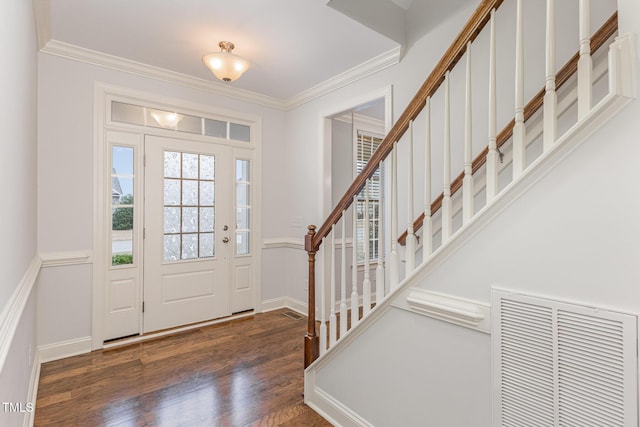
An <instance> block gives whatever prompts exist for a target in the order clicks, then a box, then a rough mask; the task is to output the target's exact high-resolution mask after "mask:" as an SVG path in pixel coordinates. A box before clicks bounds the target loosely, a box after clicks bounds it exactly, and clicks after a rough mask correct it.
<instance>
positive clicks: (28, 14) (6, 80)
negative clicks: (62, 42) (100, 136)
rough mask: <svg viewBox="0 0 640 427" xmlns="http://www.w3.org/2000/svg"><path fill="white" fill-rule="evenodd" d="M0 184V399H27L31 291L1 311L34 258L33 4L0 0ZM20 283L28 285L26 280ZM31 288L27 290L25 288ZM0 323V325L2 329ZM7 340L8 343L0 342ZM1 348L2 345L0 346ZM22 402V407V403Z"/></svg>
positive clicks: (11, 417) (11, 420) (4, 417)
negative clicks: (13, 312) (8, 336)
mask: <svg viewBox="0 0 640 427" xmlns="http://www.w3.org/2000/svg"><path fill="white" fill-rule="evenodd" d="M0 17H1V18H0V50H1V51H2V52H3V54H4V55H5V58H7V59H6V61H5V65H4V66H3V67H0V93H2V97H0V112H1V113H0V128H2V132H3V136H2V138H1V139H0V152H2V155H1V156H0V182H2V190H1V191H0V194H1V197H2V209H0V222H1V223H2V224H3V233H2V243H0V312H2V313H3V315H2V316H0V322H11V321H14V320H15V321H16V322H17V329H16V330H15V331H14V332H15V334H14V335H13V340H12V342H11V346H10V347H8V353H6V354H3V356H6V360H5V362H4V365H3V366H0V370H1V371H2V372H1V373H0V402H22V403H23V404H24V403H26V402H27V398H28V388H29V377H30V375H31V368H32V365H33V356H34V352H31V358H30V357H29V356H30V353H29V351H30V349H33V348H35V341H36V329H35V319H36V310H35V292H32V293H31V296H30V297H29V298H28V299H27V301H26V305H25V308H24V310H23V311H22V312H21V313H17V316H20V319H17V318H16V319H7V318H6V317H5V316H4V314H6V313H7V311H6V310H7V308H8V306H9V304H10V303H11V302H13V301H14V300H13V299H12V295H13V294H14V292H15V291H16V289H17V288H18V285H19V284H20V283H21V281H22V279H23V277H24V276H25V274H26V273H27V271H28V268H29V265H30V264H31V262H32V260H34V258H35V257H36V191H37V189H36V120H37V116H36V93H37V92H36V68H37V65H36V52H37V42H36V33H35V21H34V13H33V6H32V2H30V1H23V0H6V1H3V2H1V3H0ZM25 286H27V287H28V286H30V284H29V283H25ZM29 289H30V288H29ZM4 326H5V325H4V324H0V328H2V327H4ZM3 344H9V343H3ZM3 348H6V347H4V346H3ZM23 406H24V405H23ZM23 417H24V414H21V413H13V414H12V413H8V412H5V411H4V410H3V407H0V424H1V425H3V426H14V425H22V419H23Z"/></svg>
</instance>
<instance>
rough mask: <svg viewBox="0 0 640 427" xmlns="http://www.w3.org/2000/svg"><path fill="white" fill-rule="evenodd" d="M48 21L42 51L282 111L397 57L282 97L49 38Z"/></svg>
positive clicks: (40, 0)
mask: <svg viewBox="0 0 640 427" xmlns="http://www.w3.org/2000/svg"><path fill="white" fill-rule="evenodd" d="M36 4H41V6H42V10H39V11H38V12H37V13H36V16H39V15H42V16H46V15H48V9H46V6H47V5H48V4H49V0H36ZM36 9H41V8H36ZM36 19H37V18H36ZM48 22H49V20H48V19H42V22H41V21H39V20H38V21H37V23H38V40H39V42H40V43H41V44H42V43H43V42H44V47H42V48H41V49H40V51H41V52H42V53H46V54H49V55H54V56H59V57H62V58H66V59H71V60H75V61H80V62H84V63H87V64H91V65H97V66H100V67H105V68H109V69H112V70H115V71H121V72H125V73H130V74H134V75H138V76H141V77H146V78H151V79H156V80H160V81H164V82H168V83H172V84H177V85H180V86H185V87H189V88H192V89H196V90H201V91H204V92H210V93H214V94H216V95H221V96H226V97H229V98H233V99H238V100H241V101H246V102H250V103H253V104H257V105H262V106H265V107H271V108H275V109H278V110H284V111H288V110H291V109H293V108H296V107H299V106H300V105H303V104H305V103H307V102H310V101H312V100H314V99H316V98H319V97H321V96H324V95H326V94H328V93H330V92H333V91H335V90H337V89H339V88H341V87H344V86H346V85H349V84H351V83H354V82H356V81H358V80H360V79H363V78H365V77H368V76H370V75H372V74H374V73H377V72H378V71H381V70H384V69H385V68H388V67H390V66H392V65H395V64H397V63H398V62H399V61H400V47H397V48H394V49H392V50H390V51H388V52H385V53H383V54H381V55H378V56H376V57H375V58H372V59H370V60H368V61H366V62H364V63H362V64H360V65H358V66H356V67H353V68H351V69H349V70H347V71H345V72H344V73H341V74H338V75H337V76H335V77H332V78H330V79H328V80H326V81H324V82H322V83H320V84H318V85H316V86H313V87H311V88H309V89H307V90H304V91H302V92H300V93H299V94H297V95H295V96H293V97H291V98H288V99H281V98H275V97H271V96H266V95H262V94H259V93H257V92H252V91H248V90H244V89H239V88H235V87H230V86H227V85H224V84H221V83H217V82H212V81H209V80H204V79H200V78H196V77H192V76H188V75H186V74H182V73H176V72H174V71H170V70H166V69H163V68H159V67H154V66H151V65H147V64H143V63H140V62H136V61H131V60H128V59H124V58H121V57H118V56H114V55H109V54H106V53H102V52H97V51H94V50H90V49H85V48H82V47H79V46H75V45H72V44H69V43H64V42H61V41H58V40H48V37H49V33H50V29H49V25H48ZM41 24H42V25H41Z"/></svg>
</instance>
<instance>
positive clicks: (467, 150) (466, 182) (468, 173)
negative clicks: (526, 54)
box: [425, 42, 474, 225]
mask: <svg viewBox="0 0 640 427" xmlns="http://www.w3.org/2000/svg"><path fill="white" fill-rule="evenodd" d="M466 77H467V79H466V80H467V84H466V91H465V115H464V124H465V126H464V179H463V181H462V224H463V225H466V224H467V223H468V222H469V221H470V220H471V217H473V196H474V191H473V162H472V158H471V156H472V139H471V138H472V133H471V42H469V43H467V73H466ZM429 208H431V207H429ZM429 210H431V209H429ZM425 217H426V209H425Z"/></svg>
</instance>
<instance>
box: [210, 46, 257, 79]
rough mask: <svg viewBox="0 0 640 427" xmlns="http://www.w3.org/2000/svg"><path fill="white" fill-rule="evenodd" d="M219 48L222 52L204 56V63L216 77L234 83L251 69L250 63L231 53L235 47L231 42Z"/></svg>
mask: <svg viewBox="0 0 640 427" xmlns="http://www.w3.org/2000/svg"><path fill="white" fill-rule="evenodd" d="M218 46H220V50H221V51H220V52H217V53H210V54H208V55H205V56H203V57H202V62H204V65H206V66H207V67H208V68H209V69H210V70H211V72H212V73H213V75H214V76H216V77H217V78H219V79H220V80H222V81H224V82H232V81H234V80H236V79H238V78H239V77H240V76H241V75H242V73H244V72H245V71H247V70H248V69H249V66H250V64H249V61H247V60H246V59H244V58H241V57H239V56H238V55H234V54H233V53H231V51H232V50H233V48H234V47H235V46H234V45H233V43H231V42H225V41H222V42H220V43H218Z"/></svg>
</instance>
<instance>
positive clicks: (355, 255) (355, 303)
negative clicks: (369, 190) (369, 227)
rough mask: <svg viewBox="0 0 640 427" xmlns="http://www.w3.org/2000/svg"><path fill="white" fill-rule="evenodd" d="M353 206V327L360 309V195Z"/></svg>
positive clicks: (356, 197) (354, 199) (355, 198)
mask: <svg viewBox="0 0 640 427" xmlns="http://www.w3.org/2000/svg"><path fill="white" fill-rule="evenodd" d="M352 206H353V209H352V211H353V218H352V219H353V221H352V223H353V224H352V227H353V230H352V236H353V237H352V238H351V255H352V256H351V327H353V326H354V325H355V324H356V323H358V320H359V311H360V310H358V302H359V301H358V300H359V298H358V196H355V197H354V198H353V204H352ZM345 250H346V245H345Z"/></svg>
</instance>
